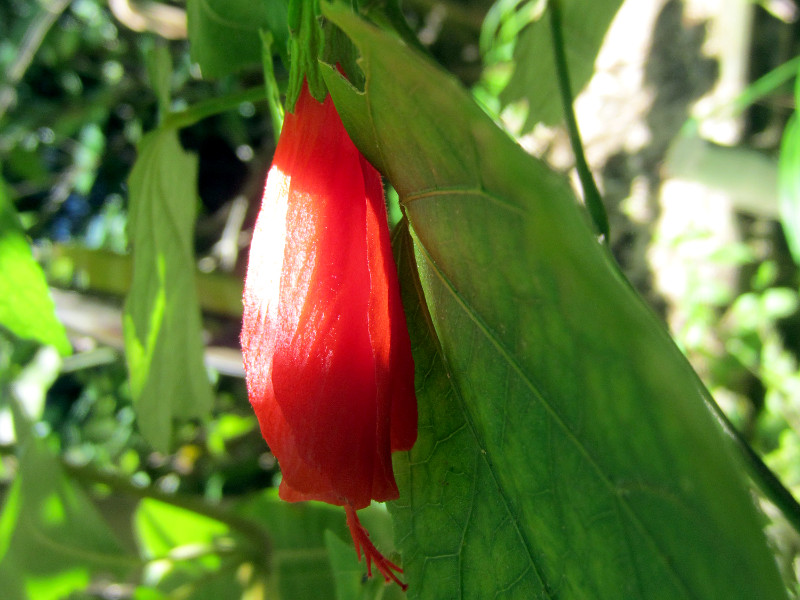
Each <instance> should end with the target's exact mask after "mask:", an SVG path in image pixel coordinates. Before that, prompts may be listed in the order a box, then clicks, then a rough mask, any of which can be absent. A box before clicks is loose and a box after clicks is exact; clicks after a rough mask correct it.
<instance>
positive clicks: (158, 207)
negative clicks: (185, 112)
mask: <svg viewBox="0 0 800 600" xmlns="http://www.w3.org/2000/svg"><path fill="white" fill-rule="evenodd" d="M176 174H180V176H178V177H176ZM196 179H197V160H196V158H195V157H194V156H192V155H191V154H189V153H187V152H185V151H184V150H183V148H181V146H180V143H179V141H178V136H177V133H176V132H175V131H173V130H157V131H154V132H151V133H149V134H148V135H147V136H145V137H144V138H143V139H142V142H141V144H140V146H139V158H138V160H137V162H136V165H135V166H134V168H133V171H131V175H130V220H129V231H130V233H129V236H130V238H131V241H132V243H133V247H134V253H135V254H134V263H133V282H132V286H131V293H130V294H129V295H128V299H127V302H126V304H125V316H124V324H125V345H126V349H127V352H126V357H127V361H128V368H129V370H130V376H131V394H132V396H133V400H134V403H135V405H136V413H137V421H138V423H139V427H140V429H141V431H142V435H143V436H144V437H145V438H146V439H147V440H148V442H150V443H151V444H152V445H153V447H154V448H157V449H160V450H162V451H165V452H166V451H167V450H168V449H169V447H170V439H171V433H172V423H173V419H174V418H176V417H181V418H185V417H192V416H195V417H202V416H204V415H206V414H207V413H208V411H209V410H210V408H211V403H212V395H211V388H210V386H209V381H208V377H207V375H206V372H205V367H204V366H203V342H202V338H201V326H200V311H199V305H198V300H197V291H196V289H195V284H194V250H193V248H194V244H193V231H194V215H195V210H196V209H195V205H196V202H197V192H196V191H195V189H196V188H195V186H196Z"/></svg>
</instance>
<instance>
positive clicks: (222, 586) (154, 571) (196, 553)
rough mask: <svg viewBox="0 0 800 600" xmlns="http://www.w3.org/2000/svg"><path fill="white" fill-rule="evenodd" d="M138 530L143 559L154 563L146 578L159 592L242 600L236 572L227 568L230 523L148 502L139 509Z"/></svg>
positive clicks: (230, 543) (136, 530)
mask: <svg viewBox="0 0 800 600" xmlns="http://www.w3.org/2000/svg"><path fill="white" fill-rule="evenodd" d="M133 530H134V534H135V535H136V540H137V542H138V544H139V547H140V549H141V552H142V555H143V556H145V557H146V558H148V559H150V561H151V562H150V564H149V567H148V571H147V573H146V576H145V578H146V580H148V581H149V583H151V585H153V586H154V587H155V589H157V590H160V591H163V592H175V593H178V594H180V593H183V594H188V595H189V596H191V597H192V598H195V599H198V600H200V599H205V598H208V599H209V600H212V599H213V600H216V599H219V600H224V599H228V598H230V599H231V600H233V599H238V598H241V595H242V586H241V585H240V584H238V583H237V581H236V578H235V568H224V564H225V562H224V561H225V557H226V555H227V554H228V553H229V552H230V550H231V549H232V548H233V544H234V542H233V540H232V539H231V537H230V531H229V528H228V526H227V525H225V524H224V523H221V522H220V521H217V520H215V519H211V518H209V517H207V516H205V515H202V514H199V513H197V512H195V511H192V510H188V509H185V508H181V507H178V506H174V505H171V504H167V503H165V502H161V501H158V500H154V499H152V498H146V499H144V500H142V501H141V502H140V503H139V506H138V507H137V509H136V512H135V514H134V518H133ZM236 564H237V563H236V562H234V563H233V567H235V566H236ZM176 590H182V591H176Z"/></svg>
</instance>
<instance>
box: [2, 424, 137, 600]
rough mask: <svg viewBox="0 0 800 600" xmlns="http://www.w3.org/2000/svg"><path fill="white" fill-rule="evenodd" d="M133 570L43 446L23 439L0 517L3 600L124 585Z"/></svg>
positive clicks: (47, 599)
mask: <svg viewBox="0 0 800 600" xmlns="http://www.w3.org/2000/svg"><path fill="white" fill-rule="evenodd" d="M134 566H136V562H135V560H134V558H133V556H131V555H130V554H127V553H126V552H125V551H124V550H123V549H122V547H121V546H120V544H119V542H118V541H117V539H116V537H115V536H114V533H113V532H112V531H111V530H110V529H109V528H108V526H107V525H106V523H105V522H104V521H103V520H102V518H101V517H100V515H99V513H98V512H97V510H96V509H95V507H94V505H93V504H92V503H91V501H90V500H89V499H88V498H87V497H86V495H85V493H84V492H83V491H82V490H81V489H80V488H78V487H76V486H75V485H74V483H72V482H71V481H70V480H69V479H68V478H67V477H66V476H65V474H64V472H63V470H62V469H61V466H60V465H59V464H58V462H57V460H56V458H55V457H54V456H53V455H52V454H51V452H50V451H49V450H48V448H47V447H46V445H45V442H44V440H41V439H39V438H36V437H34V436H28V441H27V444H26V447H25V449H24V453H23V455H22V459H21V461H20V466H19V471H18V473H17V476H16V479H15V480H14V483H13V485H12V486H11V490H10V491H9V494H8V496H7V497H6V501H5V504H4V506H3V510H2V515H1V516H0V590H2V597H3V599H4V600H25V599H29V598H30V599H35V600H51V599H52V600H57V599H59V598H66V597H68V596H69V594H70V593H71V592H73V591H75V590H80V589H83V588H85V587H86V586H87V584H88V583H89V582H90V581H91V579H92V576H93V575H96V574H99V573H103V574H105V575H108V574H114V575H115V576H116V577H118V578H119V579H120V580H123V579H124V578H125V577H126V575H127V574H128V572H129V571H130V570H132V568H133V567H134Z"/></svg>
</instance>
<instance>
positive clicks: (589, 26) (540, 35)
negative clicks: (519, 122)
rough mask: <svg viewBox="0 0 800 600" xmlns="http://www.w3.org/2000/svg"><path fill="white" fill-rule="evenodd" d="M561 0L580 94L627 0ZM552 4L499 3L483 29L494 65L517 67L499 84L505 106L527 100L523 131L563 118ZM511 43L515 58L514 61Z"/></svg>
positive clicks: (575, 86) (575, 87) (570, 60)
mask: <svg viewBox="0 0 800 600" xmlns="http://www.w3.org/2000/svg"><path fill="white" fill-rule="evenodd" d="M559 3H560V5H561V15H562V25H563V35H564V39H565V40H567V43H566V46H565V50H566V58H567V65H568V67H569V73H570V83H571V87H572V90H573V91H574V92H576V93H577V92H578V91H579V90H580V89H581V88H583V86H584V85H585V84H586V83H587V82H588V81H589V78H590V77H591V75H592V72H593V70H594V61H595V58H596V57H597V53H598V51H599V50H600V45H601V44H602V42H603V37H604V36H605V33H606V30H607V29H608V26H609V24H610V23H611V20H612V19H613V18H614V15H615V14H616V13H617V10H618V9H619V7H620V5H621V4H622V1H621V0H601V1H597V2H584V1H582V0H559ZM546 5H547V2H546V1H537V0H522V1H520V0H512V1H510V2H509V1H501V2H497V4H496V5H495V6H494V7H493V9H492V13H491V16H492V18H491V19H487V22H486V23H485V24H484V31H483V34H482V43H483V46H484V52H485V53H486V54H487V55H488V58H489V64H490V69H494V70H496V71H497V70H503V71H508V70H511V74H510V76H509V77H508V80H507V82H502V81H501V83H500V84H499V85H500V86H501V87H502V91H501V92H500V95H499V98H500V102H501V105H502V106H507V105H512V104H517V103H520V102H524V104H525V107H526V109H527V114H526V117H525V124H524V125H523V126H522V132H527V131H530V130H531V129H533V126H534V125H536V123H539V122H542V123H544V124H546V125H553V124H556V123H559V122H560V121H561V120H562V118H563V111H562V108H561V104H560V102H559V92H558V80H557V78H556V70H555V62H554V58H553V39H552V33H551V30H550V23H549V19H548V15H547V13H546ZM518 32H519V33H518ZM511 48H513V61H511V62H510V63H509V62H508V59H509V58H510V57H509V56H508V54H509V50H510V49H511ZM493 63H494V64H493ZM490 73H491V70H490Z"/></svg>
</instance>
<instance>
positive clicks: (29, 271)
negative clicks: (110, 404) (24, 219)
mask: <svg viewBox="0 0 800 600" xmlns="http://www.w3.org/2000/svg"><path fill="white" fill-rule="evenodd" d="M0 326H3V327H5V328H6V329H8V330H9V331H11V332H12V333H13V334H14V335H16V336H18V337H21V338H25V339H32V340H36V341H37V342H40V343H42V344H48V345H51V346H55V347H56V348H57V349H58V351H59V352H60V353H61V354H62V355H64V356H66V355H68V354H70V353H71V352H72V346H71V345H70V343H69V340H68V339H67V334H66V332H65V331H64V326H63V325H62V324H61V322H60V321H59V320H58V319H57V318H56V314H55V307H54V306H53V300H52V298H51V297H50V290H48V289H47V281H45V278H44V273H43V272H42V269H41V267H40V266H39V265H38V264H37V263H36V261H35V260H34V259H33V255H32V254H31V247H30V245H29V244H28V240H27V238H26V237H25V232H24V231H23V229H22V225H21V224H20V222H19V218H18V216H17V213H16V211H15V210H14V205H13V204H12V203H11V199H10V198H9V197H8V194H7V192H6V188H5V184H4V183H3V181H2V179H0Z"/></svg>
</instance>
